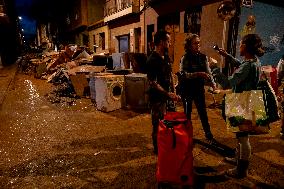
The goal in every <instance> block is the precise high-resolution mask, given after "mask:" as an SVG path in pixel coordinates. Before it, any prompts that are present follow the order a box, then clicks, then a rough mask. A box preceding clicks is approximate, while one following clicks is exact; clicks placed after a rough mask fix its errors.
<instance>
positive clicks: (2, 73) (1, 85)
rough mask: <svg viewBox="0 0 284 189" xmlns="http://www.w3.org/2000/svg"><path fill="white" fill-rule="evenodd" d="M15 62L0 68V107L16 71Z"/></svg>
mask: <svg viewBox="0 0 284 189" xmlns="http://www.w3.org/2000/svg"><path fill="white" fill-rule="evenodd" d="M17 66H18V64H17V62H16V63H14V64H13V65H10V66H6V67H3V68H1V69H0V109H1V106H2V104H3V102H4V100H5V97H6V94H7V91H8V90H9V88H10V87H11V86H12V85H13V82H14V78H15V75H16V72H17Z"/></svg>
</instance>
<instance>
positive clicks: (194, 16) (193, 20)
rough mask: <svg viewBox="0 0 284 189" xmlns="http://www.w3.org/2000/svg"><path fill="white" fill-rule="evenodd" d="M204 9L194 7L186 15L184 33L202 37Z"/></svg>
mask: <svg viewBox="0 0 284 189" xmlns="http://www.w3.org/2000/svg"><path fill="white" fill-rule="evenodd" d="M201 12H202V7H200V6H197V7H192V8H189V9H187V10H186V11H185V14H184V33H195V34H198V35H200V28H201Z"/></svg>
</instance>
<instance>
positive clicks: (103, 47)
mask: <svg viewBox="0 0 284 189" xmlns="http://www.w3.org/2000/svg"><path fill="white" fill-rule="evenodd" d="M105 40H106V39H105V32H103V33H100V40H99V46H100V47H102V50H105V48H106V47H105Z"/></svg>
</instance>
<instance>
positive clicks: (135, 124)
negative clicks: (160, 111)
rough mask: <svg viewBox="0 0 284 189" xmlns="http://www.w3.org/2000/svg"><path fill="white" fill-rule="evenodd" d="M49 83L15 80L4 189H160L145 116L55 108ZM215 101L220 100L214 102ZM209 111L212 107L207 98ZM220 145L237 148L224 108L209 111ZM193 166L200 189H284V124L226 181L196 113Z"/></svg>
mask: <svg viewBox="0 0 284 189" xmlns="http://www.w3.org/2000/svg"><path fill="white" fill-rule="evenodd" d="M53 87H54V86H53V85H52V84H49V83H47V82H46V80H39V79H34V77H33V76H28V75H23V74H17V75H16V77H15V80H14V82H13V84H12V85H10V87H9V90H8V93H7V95H6V98H5V100H4V102H3V104H2V108H1V111H0V125H1V130H0V141H1V142H0V159H1V161H0V188H3V189H6V188H7V189H8V188H74V189H75V188H133V189H136V188H147V189H148V188H149V189H150V188H156V187H157V184H156V180H155V170H156V160H157V159H156V156H154V154H153V149H152V144H151V138H150V136H151V122H150V115H149V113H148V112H144V113H137V112H133V111H131V110H123V109H121V110H117V111H113V112H110V113H103V112H100V111H97V110H96V108H95V106H94V105H93V104H92V103H91V101H90V99H86V98H81V99H77V100H76V101H75V103H74V105H73V106H69V105H68V104H64V103H60V104H52V103H51V102H49V101H48V100H47V97H46V94H48V93H49V92H51V91H52V90H53ZM216 98H217V97H216ZM207 99H208V105H210V104H211V103H212V102H213V99H212V96H208V98H207ZM208 114H209V121H210V123H211V127H212V130H213V134H214V135H215V136H216V139H217V140H218V141H219V142H220V143H222V144H223V145H225V146H224V147H226V148H227V149H228V151H227V152H229V151H230V150H231V149H233V148H234V146H235V145H236V139H235V138H234V135H233V134H232V133H229V132H227V131H226V128H225V123H224V121H223V120H222V118H221V112H220V110H219V109H217V108H214V109H210V108H208ZM192 119H193V120H192V122H193V125H194V138H195V141H196V143H195V146H194V166H195V173H196V188H281V187H282V186H283V182H284V181H283V180H284V178H283V175H284V157H283V154H284V148H283V147H284V141H283V140H281V139H279V131H280V124H279V123H275V124H274V125H273V126H272V128H273V129H272V131H271V133H269V134H267V135H260V136H254V137H251V143H252V149H253V156H252V163H251V165H250V169H249V176H248V177H247V178H245V179H241V180H237V179H223V178H222V177H219V175H218V173H219V172H221V171H223V170H226V169H227V168H231V167H232V165H230V164H227V163H224V162H223V161H222V160H223V156H224V155H226V154H224V152H222V151H218V149H212V148H211V147H210V146H208V145H207V144H206V142H205V140H204V133H203V130H202V129H201V126H200V121H199V119H198V115H197V112H196V110H195V109H194V111H193V115H192Z"/></svg>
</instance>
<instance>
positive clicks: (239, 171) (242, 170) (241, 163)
mask: <svg viewBox="0 0 284 189" xmlns="http://www.w3.org/2000/svg"><path fill="white" fill-rule="evenodd" d="M248 166H249V161H248V160H243V159H238V161H237V167H235V168H233V169H229V170H227V171H226V173H225V174H226V176H229V177H233V178H238V179H241V178H245V177H247V175H248Z"/></svg>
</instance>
